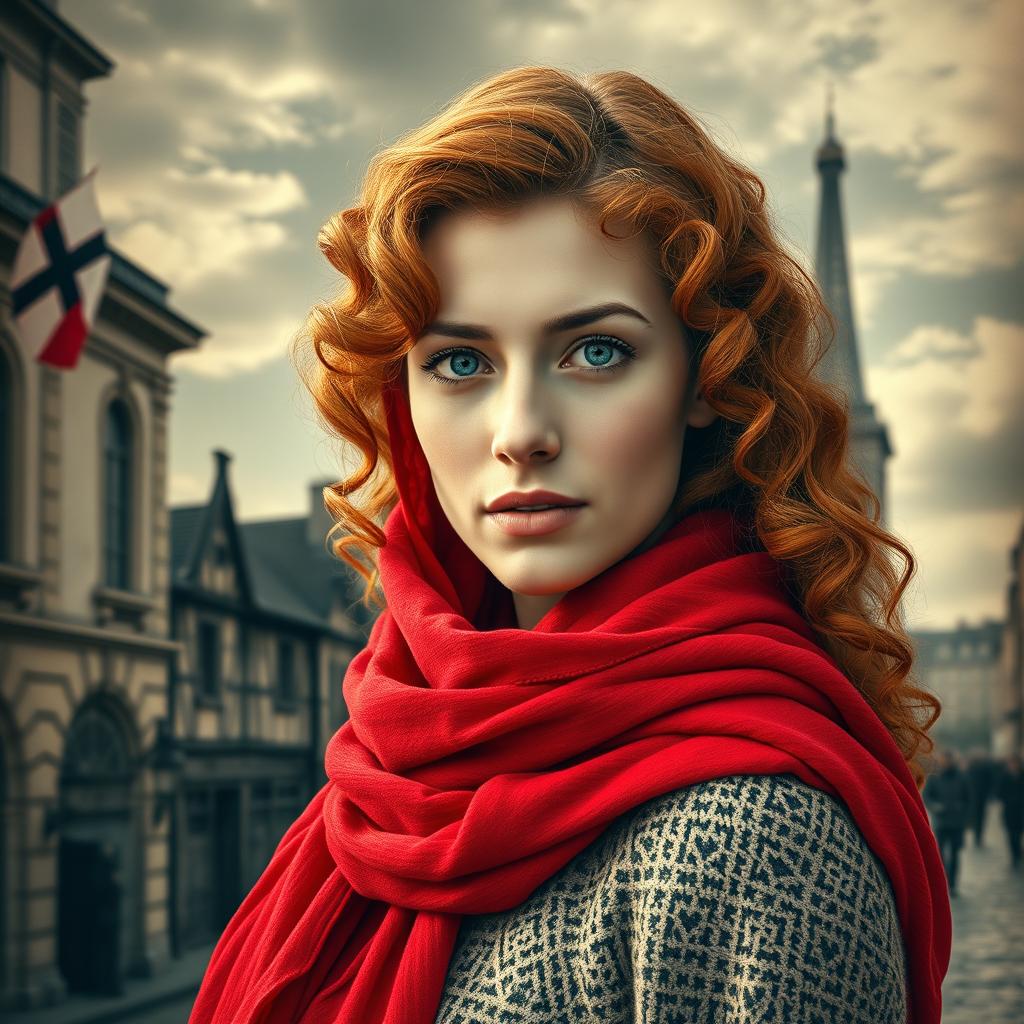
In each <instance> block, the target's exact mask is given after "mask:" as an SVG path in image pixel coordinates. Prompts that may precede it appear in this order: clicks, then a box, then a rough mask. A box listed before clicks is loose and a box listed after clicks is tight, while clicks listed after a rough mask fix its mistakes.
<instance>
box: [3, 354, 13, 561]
mask: <svg viewBox="0 0 1024 1024" xmlns="http://www.w3.org/2000/svg"><path fill="white" fill-rule="evenodd" d="M11 386H12V385H11V371H10V369H9V367H8V365H7V360H6V359H5V358H4V356H3V354H0V562H8V561H10V559H11V548H12V547H13V545H12V543H11V520H12V518H13V516H12V515H11V507H10V506H11V497H12V495H13V494H14V487H13V485H12V480H11V473H12V472H13V453H12V452H11V438H12V437H14V424H13V423H12V422H11V420H12V418H13V416H14V409H13V404H14V398H13V395H12V394H11Z"/></svg>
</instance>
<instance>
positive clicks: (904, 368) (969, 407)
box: [868, 317, 1024, 626]
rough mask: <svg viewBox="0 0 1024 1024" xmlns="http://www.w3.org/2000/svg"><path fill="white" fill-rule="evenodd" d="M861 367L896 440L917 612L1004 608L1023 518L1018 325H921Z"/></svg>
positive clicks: (1021, 340) (900, 519)
mask: <svg viewBox="0 0 1024 1024" xmlns="http://www.w3.org/2000/svg"><path fill="white" fill-rule="evenodd" d="M868 378H869V391H870V393H871V394H872V396H873V397H874V398H875V399H876V405H877V407H878V410H877V411H878V414H879V417H880V418H881V419H882V420H883V421H884V422H886V423H887V425H888V428H889V435H890V438H891V439H892V442H893V446H894V448H895V450H896V451H895V455H894V457H893V459H892V460H891V462H890V465H889V502H888V503H889V508H890V521H891V523H892V525H893V528H894V529H895V530H896V532H897V533H899V534H900V535H901V536H903V537H904V539H905V540H907V541H908V542H909V543H910V546H911V548H912V549H913V551H914V553H915V556H916V557H917V559H918V565H919V574H920V578H919V581H918V583H917V584H916V585H915V588H914V593H913V596H912V597H911V598H910V601H909V604H908V615H909V617H910V618H911V621H912V623H913V624H915V625H919V626H924V625H927V624H932V625H937V624H940V623H946V624H950V623H952V622H953V621H955V620H956V619H957V618H960V617H962V616H964V615H967V616H969V617H972V618H980V617H982V616H984V615H991V616H995V617H999V616H1002V615H1004V614H1005V607H1004V592H1005V586H1006V582H1007V581H1008V573H1007V552H1008V551H1009V549H1010V547H1011V546H1012V544H1013V543H1014V540H1015V538H1016V536H1017V533H1018V532H1019V530H1020V526H1021V521H1022V518H1024V455H1022V446H1021V443H1020V439H1021V438H1022V437H1024V401H1022V399H1024V326H1022V325H1020V324H1015V323H1007V322H1004V321H999V320H995V319H993V318H991V317H978V318H976V319H975V320H974V323H973V325H972V328H971V330H970V332H969V333H967V334H961V333H959V332H957V331H954V330H951V329H949V328H948V327H944V326H942V325H936V324H932V325H925V326H921V327H918V328H916V329H915V330H913V331H912V332H911V333H910V334H909V335H908V336H907V337H906V338H904V339H903V340H902V341H901V342H900V343H899V344H898V345H897V346H896V347H895V348H894V349H893V350H892V352H891V353H890V354H889V356H888V357H887V358H886V359H885V360H884V361H883V362H881V363H879V364H874V365H870V366H869V367H868Z"/></svg>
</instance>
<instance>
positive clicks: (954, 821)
mask: <svg viewBox="0 0 1024 1024" xmlns="http://www.w3.org/2000/svg"><path fill="white" fill-rule="evenodd" d="M923 796H924V801H925V804H926V805H927V806H928V808H929V810H930V811H931V815H932V828H933V829H934V831H935V838H936V840H937V841H938V845H939V850H940V852H941V854H942V863H943V865H944V867H945V869H946V883H947V885H948V886H949V893H950V895H951V896H956V895H958V893H957V888H956V880H957V874H958V872H959V868H960V847H961V846H963V842H964V831H965V830H966V828H967V824H968V820H969V817H970V809H971V786H970V782H969V781H968V779H967V775H966V773H965V772H963V771H962V770H961V768H960V766H959V765H958V764H957V761H956V759H955V758H954V756H953V754H952V752H951V751H949V750H941V749H940V750H939V751H938V753H937V755H936V767H935V770H934V771H933V772H932V774H931V775H929V776H928V779H927V781H926V783H925V788H924V793H923Z"/></svg>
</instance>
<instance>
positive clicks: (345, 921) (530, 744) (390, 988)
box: [189, 386, 952, 1024]
mask: <svg viewBox="0 0 1024 1024" xmlns="http://www.w3.org/2000/svg"><path fill="white" fill-rule="evenodd" d="M385 403H386V411H387V417H388V427H389V433H390V439H391V449H392V458H393V462H394V466H395V476H396V482H397V485H398V492H399V501H398V503H397V505H396V506H395V508H394V509H393V510H392V512H391V513H390V515H389V516H388V519H387V521H386V523H385V535H386V538H387V543H386V546H385V547H384V548H383V549H382V550H381V552H380V572H381V582H382V585H383V587H384V592H385V595H386V597H387V601H388V607H387V609H385V610H384V611H383V612H382V613H381V614H380V616H379V617H378V618H377V620H376V622H375V623H374V626H373V628H372V630H371V633H370V637H369V641H368V643H367V645H366V646H365V647H364V648H363V649H362V650H361V651H359V653H358V654H357V655H356V656H355V657H354V658H353V659H352V661H351V663H350V665H349V667H348V670H347V672H346V674H345V678H344V682H343V694H344V697H345V701H346V704H347V707H348V710H349V714H350V718H349V720H348V721H347V722H346V723H345V724H344V725H342V726H341V728H340V729H338V731H337V732H336V733H335V734H334V736H333V737H332V738H331V740H330V742H329V743H328V746H327V750H326V757H325V767H326V771H327V776H328V782H327V783H326V785H324V786H323V788H322V789H320V791H319V792H318V793H317V794H316V795H315V796H314V797H313V799H312V800H311V801H310V802H309V804H308V806H307V807H306V809H305V810H304V811H303V813H302V814H301V815H300V816H299V818H298V819H296V821H295V822H294V823H293V824H292V825H291V826H290V828H289V829H288V831H287V832H286V833H285V835H284V837H283V838H282V839H281V841H280V843H279V845H278V847H277V850H276V851H275V853H274V855H273V857H272V858H271V861H270V863H269V864H268V865H267V867H266V869H265V870H264V872H263V874H262V875H261V877H260V878H259V880H258V881H257V882H256V885H255V886H254V887H253V889H252V890H251V892H250V893H249V894H248V895H247V896H246V898H245V900H244V901H243V902H242V904H241V906H240V907H239V908H238V910H237V911H236V913H235V914H234V916H233V917H232V919H231V921H230V922H229V923H228V925H227V927H226V928H225V930H224V932H223V934H222V935H221V937H220V940H219V942H218V943H217V945H216V948H215V949H214V951H213V955H212V957H211V959H210V962H209V965H208V967H207V970H206V974H205V977H204V979H203V983H202V986H201V988H200V990H199V994H198V996H197V998H196V1001H195V1004H194V1006H193V1010H192V1014H191V1016H190V1018H189V1021H190V1024H207V1022H218V1024H221V1022H223V1024H227V1022H231V1024H256V1022H273V1024H278V1022H296V1024H299V1022H301V1024H329V1022H330V1024H336V1022H346V1024H347V1022H351V1024H375V1022H380V1024H433V1021H434V1019H435V1016H436V1013H437V1008H438V1006H439V1004H440V999H441V994H442V990H443V986H444V980H445V976H446V973H447V968H448V962H449V959H450V957H451V954H452V951H453V949H454V946H455V942H456V937H457V932H458V928H459V922H460V920H461V918H462V916H464V915H466V914H485V913H494V912H497V911H503V910H507V909H510V908H512V907H515V906H518V905H519V904H520V903H522V902H523V901H524V900H525V899H527V898H528V897H529V896H530V894H531V893H532V892H533V891H534V890H535V889H537V887H538V886H540V885H541V884H542V883H543V882H544V881H545V880H546V879H548V878H549V877H550V876H551V875H552V874H554V873H555V872H556V871H558V870H559V869H560V868H561V867H562V866H564V865H565V864H566V863H567V862H568V861H569V860H571V859H572V858H573V857H574V856H575V855H576V854H577V853H579V852H580V851H581V850H582V849H583V848H584V847H586V846H588V845H589V844H590V843H592V842H593V841H594V840H595V839H597V837H598V836H599V835H600V834H601V833H602V832H603V831H604V830H605V829H606V828H607V827H608V826H609V825H610V824H611V823H612V821H614V820H615V819H616V818H617V817H619V816H620V815H621V814H623V813H625V812H627V811H629V810H630V809H631V808H633V807H636V806H637V805H639V804H641V803H644V802H645V801H647V800H650V799H652V798H654V797H656V796H659V795H661V794H663V793H666V792H670V791H673V790H676V789H679V788H681V787H684V786H690V785H694V784H696V783H699V782H703V781H705V780H708V779H714V778H718V777H721V776H727V775H734V774H783V773H791V774H793V775H796V776H798V777H799V778H801V779H802V780H803V781H804V782H806V783H808V784H809V785H812V786H815V787H816V788H819V789H822V790H824V791H825V792H827V793H829V794H831V795H832V796H834V797H836V798H838V799H840V800H841V801H842V802H843V803H845V805H846V806H847V807H848V808H849V810H850V813H851V815H852V816H853V818H854V820H855V821H856V824H857V826H858V827H859V828H860V830H861V832H862V834H863V835H864V837H865V839H866V841H867V843H868V845H869V846H870V848H871V849H872V851H873V852H874V853H875V855H876V856H877V857H878V859H879V860H880V861H881V862H882V864H883V865H884V867H885V869H886V871H887V873H888V877H889V880H890V882H891V884H892V888H893V892H894V895H895V899H896V906H897V909H898V913H899V917H900V923H901V927H902V932H903V939H904V943H905V946H906V950H907V962H908V972H909V992H908V997H909V1005H910V1011H909V1014H908V1021H909V1022H912V1024H938V1022H939V1018H940V1009H941V985H942V979H943V977H944V976H945V973H946V969H947V967H948V964H949V954H950V945H951V938H952V922H951V914H950V906H949V898H948V890H947V885H946V878H945V871H944V868H943V865H942V859H941V856H940V854H939V851H938V847H937V844H936V841H935V838H934V835H933V833H932V829H931V825H930V823H929V819H928V815H927V812H926V811H925V808H924V804H923V802H922V800H921V797H920V794H919V792H918V790H917V787H916V785H915V783H914V780H913V777H912V776H911V774H910V771H909V769H908V767H907V765H906V763H905V762H904V760H903V757H902V755H901V753H900V751H899V748H898V747H897V746H896V744H895V742H894V741H893V739H892V737H891V736H890V734H889V732H888V730H887V729H886V728H885V726H884V725H883V723H882V722H881V721H880V720H879V718H878V717H877V715H876V714H875V713H874V712H873V711H872V710H871V708H870V706H869V705H868V704H867V702H866V701H865V700H864V698H863V697H862V696H861V694H860V693H859V691H858V690H857V689H856V688H855V687H854V685H853V684H852V683H851V682H850V680H849V679H848V678H847V677H846V676H845V675H844V674H843V672H842V671H841V670H840V668H839V667H838V665H837V664H836V662H835V661H834V660H833V659H832V658H831V657H830V656H829V655H828V654H827V653H826V652H825V651H824V650H823V649H822V648H821V647H820V646H819V644H818V643H816V641H815V637H814V633H813V631H812V630H811V628H810V626H809V624H808V623H807V621H806V619H805V618H804V617H803V615H802V614H801V612H800V609H799V608H798V607H797V606H796V604H795V603H794V602H793V600H792V599H791V598H790V597H789V596H788V593H787V588H786V587H785V583H784V576H783V570H782V568H781V567H780V566H779V564H778V563H776V562H775V561H774V560H773V559H772V558H771V557H770V556H769V555H768V554H767V553H766V552H763V551H757V550H749V549H748V546H747V545H745V544H744V543H743V541H742V537H743V534H742V530H741V524H739V523H738V522H737V520H736V518H735V517H734V516H733V514H732V513H731V512H729V511H727V510H725V509H715V510H706V511H701V512H695V513H692V514H690V515H688V516H687V517H686V518H685V519H683V520H682V521H681V522H680V523H678V524H677V525H676V526H674V527H673V528H672V529H670V530H669V531H667V532H666V533H665V534H664V536H663V537H662V538H661V539H660V540H659V542H658V543H657V544H656V545H655V546H653V547H651V548H649V549H647V550H645V551H642V552H641V553H639V554H636V555H633V556H632V557H627V558H626V559H624V560H623V561H620V562H618V563H617V564H615V565H613V566H612V567H610V568H609V569H607V570H605V572H603V573H601V574H600V575H598V576H596V577H594V578H593V579H591V580H590V581H588V582H587V583H585V584H583V585H582V586H580V587H577V588H576V589H575V590H572V591H570V592H569V593H567V594H566V595H565V596H564V597H563V598H562V599H561V600H560V601H559V602H558V604H557V605H555V606H554V607H553V608H552V609H551V610H550V611H549V612H548V613H547V614H546V615H545V616H544V617H543V618H542V619H541V620H540V622H539V623H538V624H537V625H536V626H535V627H534V629H532V630H522V629H517V628H515V617H514V610H513V608H512V605H511V600H510V595H509V594H508V592H507V591H506V590H505V589H504V588H502V587H500V586H498V585H497V582H496V581H495V580H494V578H493V576H491V575H490V574H489V573H488V572H487V571H486V569H485V568H484V567H483V565H482V564H481V563H480V562H479V560H478V559H477V558H476V557H475V556H474V555H473V554H472V553H471V552H470V551H469V549H468V548H466V546H465V545H464V544H463V543H462V542H461V540H460V539H459V538H458V537H457V535H456V534H455V533H454V531H453V530H452V528H451V526H450V525H449V524H448V521H447V519H446V517H445V516H444V515H443V513H442V512H441V510H440V507H439V505H438V503H437V498H436V494H435V493H434V490H433V486H432V483H431V480H430V475H429V469H428V468H427V465H426V461H425V458H424V456H423V453H422V450H421V449H420V447H419V444H418V442H417V441H416V437H415V433H414V431H413V429H412V424H411V418H410V416H409V408H408V400H407V398H406V397H405V394H404V391H403V390H402V388H401V387H400V386H395V387H392V388H389V389H387V391H386V392H385Z"/></svg>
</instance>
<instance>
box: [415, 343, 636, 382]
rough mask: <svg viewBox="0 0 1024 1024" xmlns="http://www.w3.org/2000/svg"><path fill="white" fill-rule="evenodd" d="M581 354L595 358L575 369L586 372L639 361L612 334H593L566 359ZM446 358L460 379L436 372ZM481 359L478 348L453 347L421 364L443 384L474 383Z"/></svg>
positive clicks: (610, 368) (611, 368)
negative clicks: (617, 354) (436, 368)
mask: <svg viewBox="0 0 1024 1024" xmlns="http://www.w3.org/2000/svg"><path fill="white" fill-rule="evenodd" d="M577 352H583V353H584V358H587V359H591V360H593V362H591V363H589V365H587V366H580V365H576V366H575V367H574V369H577V370H585V371H587V372H588V373H611V372H612V371H613V370H618V369H620V368H621V367H623V366H625V365H626V364H627V363H630V362H632V360H633V359H635V358H636V349H635V348H633V346H632V345H629V344H627V343H626V342H624V341H622V340H621V339H620V338H613V337H611V335H608V334H592V335H590V336H589V337H587V338H584V339H583V341H582V342H581V343H580V344H579V345H577V346H576V348H574V349H573V350H572V351H571V352H570V353H569V355H568V356H567V357H566V358H567V359H568V358H570V357H571V356H574V355H575V354H576V353H577ZM616 352H620V353H621V354H622V359H620V360H619V361H618V362H614V363H613V362H610V360H611V359H612V357H613V356H614V355H615V353H616ZM445 359H451V368H452V371H453V373H455V374H456V376H454V377H449V376H446V375H445V374H441V373H435V372H434V367H435V366H437V365H438V364H440V363H441V362H443V361H444V360H445ZM481 359H482V356H481V354H480V353H479V352H477V351H476V350H475V349H472V348H465V347H462V346H450V347H449V348H443V349H441V350H440V351H438V352H435V353H434V354H433V355H432V356H430V358H429V359H427V361H426V362H424V363H422V364H421V368H422V369H423V370H425V371H427V373H428V375H429V376H430V377H431V378H432V379H433V380H439V381H443V382H444V383H445V384H458V383H460V382H461V381H465V380H473V379H474V378H475V376H476V374H475V373H474V371H475V370H476V369H477V367H478V366H479V365H480V362H481Z"/></svg>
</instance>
